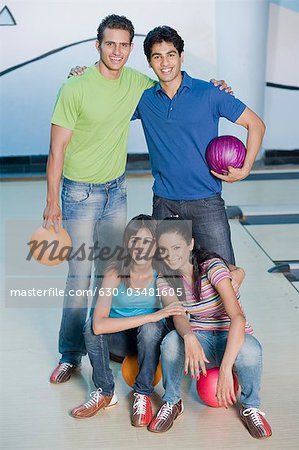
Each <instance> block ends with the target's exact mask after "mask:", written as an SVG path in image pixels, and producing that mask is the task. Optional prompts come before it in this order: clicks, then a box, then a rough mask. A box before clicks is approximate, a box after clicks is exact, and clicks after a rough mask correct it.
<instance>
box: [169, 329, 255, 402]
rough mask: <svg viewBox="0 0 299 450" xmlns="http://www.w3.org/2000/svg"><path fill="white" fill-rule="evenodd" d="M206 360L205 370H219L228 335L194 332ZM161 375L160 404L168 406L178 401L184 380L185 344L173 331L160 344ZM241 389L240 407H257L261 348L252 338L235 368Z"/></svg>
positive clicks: (245, 342) (240, 354) (248, 340)
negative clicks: (161, 396) (163, 403)
mask: <svg viewBox="0 0 299 450" xmlns="http://www.w3.org/2000/svg"><path fill="white" fill-rule="evenodd" d="M194 334H195V335H196V337H197V340H198V342H199V343H200V344H201V346H202V348H203V350H204V352H205V355H206V357H207V359H208V360H209V361H210V362H209V363H206V367H207V369H211V368H212V367H219V366H220V364H221V361H222V358H223V354H224V351H225V347H226V342H227V335H228V332H227V331H194ZM161 361H162V371H163V386H164V389H165V394H164V396H163V400H164V401H165V402H169V403H171V404H174V403H177V402H178V401H179V400H180V398H181V383H182V379H183V376H184V362H185V350H184V341H183V339H182V338H181V336H179V334H178V333H177V332H176V331H171V332H170V333H169V334H168V335H167V336H166V337H165V338H164V339H163V342H162V344H161ZM234 368H235V371H236V373H237V375H238V379H239V383H240V386H241V398H240V400H241V403H242V405H243V406H244V407H246V408H250V407H255V408H258V407H259V406H260V396H259V392H260V387H261V377H262V347H261V344H260V343H259V341H258V340H257V339H256V338H255V337H254V336H252V335H251V334H245V340H244V343H243V346H242V347H241V349H240V351H239V353H238V356H237V358H236V360H235V364H234Z"/></svg>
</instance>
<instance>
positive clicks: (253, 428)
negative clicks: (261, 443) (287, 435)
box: [240, 406, 272, 439]
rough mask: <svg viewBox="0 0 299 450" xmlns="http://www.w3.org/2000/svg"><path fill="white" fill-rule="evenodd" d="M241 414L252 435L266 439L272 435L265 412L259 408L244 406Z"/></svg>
mask: <svg viewBox="0 0 299 450" xmlns="http://www.w3.org/2000/svg"><path fill="white" fill-rule="evenodd" d="M240 416H241V420H242V421H243V422H244V424H245V426H246V428H247V429H248V431H249V433H250V434H251V436H252V437H254V438H256V439H265V438H268V437H270V436H271V435H272V430H271V427H270V425H269V424H268V422H267V420H266V419H265V413H264V412H263V411H260V410H259V409H258V408H245V407H244V406H242V408H241V410H240Z"/></svg>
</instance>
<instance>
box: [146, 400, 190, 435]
mask: <svg viewBox="0 0 299 450" xmlns="http://www.w3.org/2000/svg"><path fill="white" fill-rule="evenodd" d="M183 411H184V405H183V402H182V400H179V401H178V402H177V403H175V404H174V405H171V404H170V403H168V402H165V403H163V405H162V406H161V408H160V409H159V411H158V412H157V414H156V415H155V417H154V418H153V420H152V421H151V423H150V424H149V426H148V427H147V429H148V430H149V431H152V432H153V433H164V432H165V431H168V430H170V428H171V427H172V425H173V422H174V421H175V419H176V418H177V417H178V416H180V415H181V414H183Z"/></svg>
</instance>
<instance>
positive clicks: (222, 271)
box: [205, 258, 231, 287]
mask: <svg viewBox="0 0 299 450" xmlns="http://www.w3.org/2000/svg"><path fill="white" fill-rule="evenodd" d="M207 264H208V265H207V267H206V268H205V271H206V274H207V278H208V280H209V281H210V283H211V285H212V286H214V287H216V286H217V284H218V283H220V281H222V280H224V279H226V278H229V279H231V275H230V271H229V270H228V267H227V266H226V265H225V263H224V262H223V261H222V260H221V259H218V258H214V259H211V260H210V261H208V263H207Z"/></svg>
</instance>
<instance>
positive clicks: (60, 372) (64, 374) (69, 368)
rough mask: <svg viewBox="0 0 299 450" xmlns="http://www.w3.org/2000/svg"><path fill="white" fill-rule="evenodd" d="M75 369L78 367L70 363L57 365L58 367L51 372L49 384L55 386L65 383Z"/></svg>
mask: <svg viewBox="0 0 299 450" xmlns="http://www.w3.org/2000/svg"><path fill="white" fill-rule="evenodd" d="M77 367H78V366H74V364H70V363H60V364H58V366H56V367H55V369H54V370H53V372H52V374H51V376H50V383H55V384H59V383H65V382H66V381H68V380H69V379H70V378H71V376H72V374H73V372H74V370H75V369H76V368H77Z"/></svg>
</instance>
